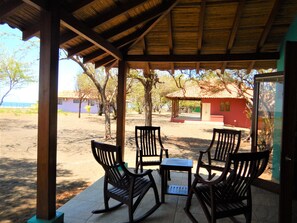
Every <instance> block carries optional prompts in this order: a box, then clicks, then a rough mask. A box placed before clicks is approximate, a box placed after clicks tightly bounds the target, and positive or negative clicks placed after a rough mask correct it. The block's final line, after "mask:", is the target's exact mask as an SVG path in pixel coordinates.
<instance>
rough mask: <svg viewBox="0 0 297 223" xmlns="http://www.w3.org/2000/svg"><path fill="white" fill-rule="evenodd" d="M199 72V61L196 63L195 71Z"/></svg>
mask: <svg viewBox="0 0 297 223" xmlns="http://www.w3.org/2000/svg"><path fill="white" fill-rule="evenodd" d="M199 72H200V62H197V63H196V73H197V74H199Z"/></svg>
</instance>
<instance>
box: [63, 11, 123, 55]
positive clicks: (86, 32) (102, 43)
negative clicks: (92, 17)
mask: <svg viewBox="0 0 297 223" xmlns="http://www.w3.org/2000/svg"><path fill="white" fill-rule="evenodd" d="M60 14H61V21H62V23H63V25H64V26H65V27H67V28H68V29H70V30H72V31H73V32H75V33H77V34H78V35H80V36H82V37H83V38H85V39H86V40H87V41H89V42H91V43H93V44H94V45H96V46H97V47H99V48H100V49H102V50H104V51H106V52H107V53H109V54H111V55H112V56H113V57H114V58H116V59H120V60H121V59H122V54H121V52H120V51H119V50H118V49H117V48H116V47H114V46H113V45H112V44H110V43H109V42H108V41H107V40H105V39H104V38H102V37H101V36H100V35H98V34H97V33H96V32H94V31H93V30H92V29H90V28H89V27H88V26H86V25H85V24H84V23H82V22H81V21H79V20H77V19H76V18H74V17H73V16H72V15H71V14H69V13H67V12H65V11H62V12H61V13H60Z"/></svg>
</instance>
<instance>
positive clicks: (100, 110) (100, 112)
mask: <svg viewBox="0 0 297 223" xmlns="http://www.w3.org/2000/svg"><path fill="white" fill-rule="evenodd" d="M102 114H103V103H99V110H98V115H99V116H102Z"/></svg>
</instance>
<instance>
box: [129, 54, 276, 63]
mask: <svg viewBox="0 0 297 223" xmlns="http://www.w3.org/2000/svg"><path fill="white" fill-rule="evenodd" d="M278 59H279V53H278V52H277V53H244V54H207V55H126V57H125V60H126V61H134V62H148V61H149V62H189V63H190V62H213V61H253V60H262V61H265V60H268V61H269V60H278Z"/></svg>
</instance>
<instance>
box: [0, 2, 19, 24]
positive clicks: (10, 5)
mask: <svg viewBox="0 0 297 223" xmlns="http://www.w3.org/2000/svg"><path fill="white" fill-rule="evenodd" d="M22 4H24V3H23V2H22V1H21V0H11V1H7V2H6V3H4V4H2V5H1V7H0V21H1V20H2V19H3V18H5V17H7V16H9V15H10V14H12V13H13V12H15V11H16V10H18V8H19V7H20V6H21V5H22Z"/></svg>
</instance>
